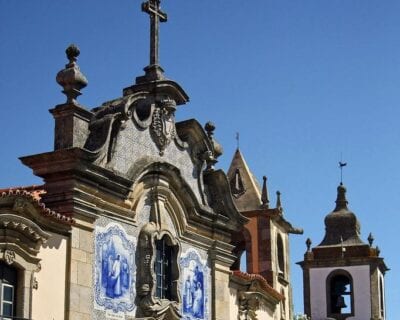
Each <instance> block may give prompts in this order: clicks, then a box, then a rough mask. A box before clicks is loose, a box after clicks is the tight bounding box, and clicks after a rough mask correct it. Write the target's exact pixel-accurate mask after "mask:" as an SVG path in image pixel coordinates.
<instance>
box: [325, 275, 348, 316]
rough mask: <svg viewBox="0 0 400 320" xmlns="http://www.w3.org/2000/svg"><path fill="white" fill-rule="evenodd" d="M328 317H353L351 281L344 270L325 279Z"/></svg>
mask: <svg viewBox="0 0 400 320" xmlns="http://www.w3.org/2000/svg"><path fill="white" fill-rule="evenodd" d="M327 297H328V299H327V302H328V306H327V307H328V308H327V309H328V316H331V317H335V318H336V319H344V318H341V317H338V316H339V315H346V316H350V315H354V297H353V279H352V277H351V275H350V274H349V273H348V272H347V271H345V270H336V271H333V272H332V273H331V274H330V275H329V276H328V278H327Z"/></svg>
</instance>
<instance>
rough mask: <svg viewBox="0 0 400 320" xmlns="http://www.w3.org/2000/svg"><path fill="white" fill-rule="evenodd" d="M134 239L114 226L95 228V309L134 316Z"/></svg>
mask: <svg viewBox="0 0 400 320" xmlns="http://www.w3.org/2000/svg"><path fill="white" fill-rule="evenodd" d="M136 242H137V240H136V238H135V237H132V236H129V235H128V234H127V233H126V231H125V229H124V228H123V227H122V226H121V225H120V224H117V223H110V224H108V225H107V226H105V227H100V226H97V227H96V236H95V263H94V274H95V279H94V280H95V281H94V283H95V286H94V298H95V299H94V300H95V301H94V305H95V309H97V310H103V311H107V313H115V314H121V313H124V314H126V315H134V313H135V309H136V307H135V304H134V301H135V297H136V288H135V280H136V265H135V253H136Z"/></svg>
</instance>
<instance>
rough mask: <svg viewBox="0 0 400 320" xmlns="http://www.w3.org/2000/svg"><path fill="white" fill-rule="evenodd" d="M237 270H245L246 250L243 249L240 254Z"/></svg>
mask: <svg viewBox="0 0 400 320" xmlns="http://www.w3.org/2000/svg"><path fill="white" fill-rule="evenodd" d="M239 270H240V271H242V272H247V251H246V250H244V251H243V252H242V254H241V255H240V267H239Z"/></svg>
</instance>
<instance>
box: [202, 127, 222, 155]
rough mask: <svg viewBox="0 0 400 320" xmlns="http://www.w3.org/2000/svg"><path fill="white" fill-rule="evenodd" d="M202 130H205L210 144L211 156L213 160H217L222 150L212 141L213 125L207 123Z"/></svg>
mask: <svg viewBox="0 0 400 320" xmlns="http://www.w3.org/2000/svg"><path fill="white" fill-rule="evenodd" d="M204 129H205V130H206V132H207V136H208V138H209V139H210V142H211V144H212V148H213V156H214V158H215V159H217V158H218V157H219V156H221V155H222V153H223V149H222V146H221V145H220V144H219V143H218V142H217V141H216V140H215V139H214V131H215V124H214V123H212V122H211V121H208V122H207V123H206V124H205V126H204Z"/></svg>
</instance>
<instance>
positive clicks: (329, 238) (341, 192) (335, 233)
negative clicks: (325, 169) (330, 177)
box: [319, 183, 364, 246]
mask: <svg viewBox="0 0 400 320" xmlns="http://www.w3.org/2000/svg"><path fill="white" fill-rule="evenodd" d="M347 204H348V201H347V199H346V187H345V186H344V185H343V184H342V183H340V185H339V186H338V188H337V198H336V207H335V209H334V210H333V211H332V212H331V213H329V214H328V215H327V216H326V217H325V237H324V240H322V242H321V243H320V244H319V246H335V245H360V244H364V242H363V241H362V240H361V239H360V223H359V221H358V219H357V216H356V215H355V214H354V213H353V212H351V211H350V210H349V209H348V207H347Z"/></svg>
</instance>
